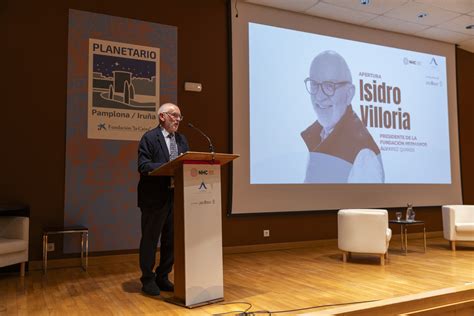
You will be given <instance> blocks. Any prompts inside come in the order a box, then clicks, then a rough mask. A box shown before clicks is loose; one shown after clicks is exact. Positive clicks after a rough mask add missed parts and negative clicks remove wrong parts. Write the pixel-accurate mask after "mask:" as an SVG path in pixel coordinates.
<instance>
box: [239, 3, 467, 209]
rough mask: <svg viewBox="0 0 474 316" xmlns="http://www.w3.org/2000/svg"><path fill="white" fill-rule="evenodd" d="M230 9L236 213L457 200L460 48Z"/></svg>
mask: <svg viewBox="0 0 474 316" xmlns="http://www.w3.org/2000/svg"><path fill="white" fill-rule="evenodd" d="M237 8H238V17H236V12H235V7H234V6H232V10H233V12H232V16H231V19H232V99H233V105H232V108H233V111H232V113H233V131H232V132H233V136H232V141H233V152H234V153H238V154H240V155H241V158H240V159H238V160H236V161H235V162H234V164H233V177H232V178H233V180H232V181H233V183H232V206H231V213H232V214H244V213H266V212H289V211H312V210H332V209H340V208H375V207H381V208H387V207H400V206H404V205H406V204H407V203H412V204H413V205H415V206H433V205H443V204H457V203H462V196H461V185H460V167H459V149H458V125H457V104H456V78H455V47H454V45H452V44H446V43H441V42H437V41H432V40H427V39H422V38H418V37H412V36H407V35H403V34H398V33H391V32H385V31H380V30H375V29H370V28H364V27H359V26H355V25H350V24H346V23H340V22H336V21H330V20H325V19H320V18H316V17H311V16H307V15H303V14H296V13H290V12H287V11H282V10H277V9H272V8H268V7H262V6H257V5H253V4H249V3H243V2H239V3H238V7H237Z"/></svg>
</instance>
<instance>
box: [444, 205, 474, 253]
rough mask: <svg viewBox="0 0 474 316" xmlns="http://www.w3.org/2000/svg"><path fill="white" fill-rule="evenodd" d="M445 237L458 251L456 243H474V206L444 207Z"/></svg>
mask: <svg viewBox="0 0 474 316" xmlns="http://www.w3.org/2000/svg"><path fill="white" fill-rule="evenodd" d="M442 212H443V235H444V238H445V239H447V240H449V243H450V244H451V250H453V251H456V241H474V205H444V206H443V208H442Z"/></svg>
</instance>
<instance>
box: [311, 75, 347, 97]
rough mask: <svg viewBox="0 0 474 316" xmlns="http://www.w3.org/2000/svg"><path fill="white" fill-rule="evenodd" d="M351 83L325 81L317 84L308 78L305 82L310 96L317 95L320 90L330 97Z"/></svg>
mask: <svg viewBox="0 0 474 316" xmlns="http://www.w3.org/2000/svg"><path fill="white" fill-rule="evenodd" d="M348 83H350V82H349V81H341V82H332V81H323V82H317V81H315V80H313V79H311V78H306V79H305V80H304V84H305V85H306V90H307V91H308V93H309V94H317V93H318V92H319V89H322V90H323V93H324V94H325V95H327V96H328V97H332V96H333V95H334V93H336V90H337V89H338V88H340V87H342V86H343V85H345V84H348Z"/></svg>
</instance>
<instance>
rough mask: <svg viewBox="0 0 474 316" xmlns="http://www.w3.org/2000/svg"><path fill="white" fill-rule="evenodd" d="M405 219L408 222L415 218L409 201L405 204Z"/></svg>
mask: <svg viewBox="0 0 474 316" xmlns="http://www.w3.org/2000/svg"><path fill="white" fill-rule="evenodd" d="M406 220H407V221H409V222H413V221H414V220H415V211H414V210H413V206H412V204H411V203H408V204H407V214H406Z"/></svg>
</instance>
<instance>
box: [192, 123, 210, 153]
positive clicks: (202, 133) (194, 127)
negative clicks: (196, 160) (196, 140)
mask: <svg viewBox="0 0 474 316" xmlns="http://www.w3.org/2000/svg"><path fill="white" fill-rule="evenodd" d="M188 126H189V127H191V128H192V129H195V130H196V131H198V132H199V134H201V135H202V136H204V138H206V139H207V141H208V142H209V152H210V153H211V154H214V153H215V152H214V146H213V145H212V142H211V139H210V138H209V136H207V135H206V134H204V132H203V131H201V130H200V129H199V128H197V127H196V126H194V125H193V124H191V123H188ZM213 160H214V159H213Z"/></svg>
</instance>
